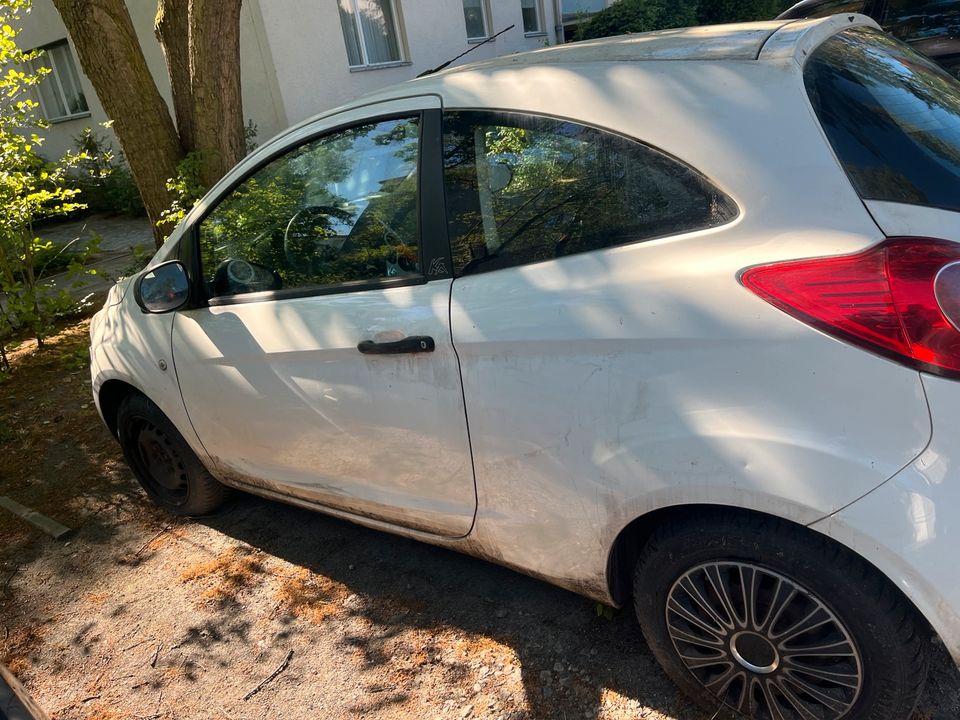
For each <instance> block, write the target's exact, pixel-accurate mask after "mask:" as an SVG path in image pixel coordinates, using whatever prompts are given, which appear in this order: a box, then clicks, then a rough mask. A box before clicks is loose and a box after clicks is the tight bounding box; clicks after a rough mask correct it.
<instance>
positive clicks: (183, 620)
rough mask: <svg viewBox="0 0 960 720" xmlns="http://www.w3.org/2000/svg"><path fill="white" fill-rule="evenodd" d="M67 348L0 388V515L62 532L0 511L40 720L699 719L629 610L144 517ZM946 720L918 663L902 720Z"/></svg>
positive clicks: (406, 553) (941, 661)
mask: <svg viewBox="0 0 960 720" xmlns="http://www.w3.org/2000/svg"><path fill="white" fill-rule="evenodd" d="M86 333H87V324H86V323H85V322H84V323H80V324H79V325H75V326H71V327H68V328H66V329H65V330H64V331H63V332H62V333H60V335H58V336H57V337H56V338H54V339H53V340H52V341H51V342H50V344H49V347H47V348H45V349H44V350H43V351H41V352H37V351H36V350H35V348H34V346H33V345H32V344H30V343H24V344H23V345H22V346H21V347H19V348H18V349H17V350H15V351H14V353H13V357H12V361H13V365H14V371H13V373H12V376H8V375H0V495H7V496H9V497H11V498H13V499H14V500H17V501H18V502H20V503H22V504H24V505H27V506H29V507H32V508H35V509H37V510H39V511H40V512H42V513H44V514H47V515H49V516H50V517H53V518H55V519H57V520H59V521H60V522H62V523H64V524H66V525H68V526H70V527H72V528H75V532H74V533H73V534H71V535H70V536H68V537H66V538H64V539H63V540H61V541H54V540H52V539H50V538H48V537H46V536H44V535H42V534H41V533H39V532H38V531H36V530H35V529H33V528H32V527H31V526H29V525H27V524H25V523H23V522H22V521H20V520H19V519H18V518H16V517H14V516H13V515H11V514H10V513H7V512H6V511H4V510H2V509H0V624H2V628H0V661H2V662H4V663H6V664H7V665H8V666H9V667H10V668H11V669H12V670H13V671H14V672H15V673H16V674H17V675H18V676H19V677H20V678H21V679H22V680H23V681H24V683H25V685H26V686H27V688H28V689H29V690H30V691H31V692H32V693H33V694H34V695H35V697H36V699H37V700H38V701H39V703H40V704H41V705H42V706H43V707H45V708H46V709H47V711H48V712H49V713H50V714H51V716H52V717H53V718H55V719H57V720H68V719H70V720H73V719H77V720H120V719H128V718H129V719H137V720H147V719H151V720H153V719H160V718H226V719H231V718H238V719H239V718H251V719H252V718H317V717H319V718H325V719H326V718H330V719H340V718H344V719H345V718H355V717H365V718H384V719H386V718H409V717H417V718H454V719H459V718H471V717H476V718H505V719H506V718H511V719H514V720H519V719H520V718H524V719H533V718H537V719H539V718H559V719H563V720H573V719H574V718H603V719H611V720H612V719H614V718H651V719H659V720H668V719H671V718H673V719H677V720H680V719H682V720H686V719H687V718H691V719H700V720H706V716H704V715H701V714H699V713H698V712H697V711H695V710H694V709H693V708H692V707H691V706H690V704H689V703H687V701H686V700H685V699H684V698H683V697H682V696H681V695H680V694H679V693H678V692H677V691H676V690H675V689H674V687H673V686H672V685H671V684H670V682H669V681H668V680H667V679H666V677H665V676H664V675H663V674H662V672H661V671H660V669H659V668H658V667H657V665H656V663H655V661H654V660H653V658H652V657H651V655H650V653H649V651H648V650H647V649H646V647H645V645H644V643H643V639H642V637H641V635H640V632H639V630H638V628H637V627H636V624H635V622H634V620H633V618H632V617H631V613H630V612H629V611H628V610H625V611H622V612H619V613H615V614H614V615H613V617H612V619H610V618H608V617H605V616H600V615H598V614H597V612H596V608H595V606H594V604H593V603H592V602H590V601H588V600H585V599H583V598H580V597H578V596H576V595H573V594H571V593H568V592H566V591H563V590H559V589H556V588H553V587H550V586H548V585H545V584H543V583H540V582H537V581H535V580H532V579H529V578H526V577H523V576H521V575H518V574H516V573H513V572H511V571H509V570H505V569H502V568H498V567H495V566H493V565H490V564H487V563H484V562H481V561H478V560H474V559H471V558H468V557H465V556H461V555H458V554H456V553H453V552H450V551H446V550H441V549H438V548H433V547H429V546H426V545H421V544H418V543H415V542H411V541H407V540H403V539H399V538H396V537H393V536H390V535H386V534H383V533H379V532H375V531H372V530H367V529H364V528H360V527H357V526H354V525H351V524H349V523H346V522H342V521H339V520H335V519H332V518H329V517H326V516H323V515H320V514H317V513H310V512H308V511H305V510H301V509H297V508H292V507H288V506H285V505H281V504H277V503H273V502H269V501H266V500H261V499H257V498H253V497H250V496H244V495H237V496H236V498H235V499H234V500H233V501H232V502H231V503H230V504H229V506H228V507H227V508H226V509H225V510H224V511H223V512H221V513H219V514H217V515H215V516H213V517H210V518H206V519H202V520H198V521H190V522H182V521H175V520H173V519H172V518H171V517H169V516H166V515H164V514H163V513H161V512H159V511H156V510H155V509H153V508H152V506H151V505H150V504H149V503H148V502H147V501H146V498H145V496H144V495H143V493H142V492H141V491H140V490H139V488H138V486H137V485H136V483H135V481H134V480H133V478H132V476H131V474H130V473H129V471H128V470H127V469H126V466H125V465H124V463H123V460H122V458H121V456H120V452H119V449H118V448H117V446H116V443H115V442H114V441H113V439H112V438H110V437H109V435H108V433H107V431H106V430H105V429H104V428H103V427H102V425H101V423H100V421H99V418H98V417H97V416H96V411H95V409H94V406H93V404H92V401H91V399H90V386H89V378H88V370H87V362H86V345H87V336H86ZM274 673H276V674H275V675H274ZM271 676H273V677H272V679H271ZM265 681H266V682H265ZM958 716H960V677H958V673H957V671H956V669H955V668H953V667H952V665H951V664H950V662H949V660H948V659H947V658H946V655H945V653H944V652H943V651H942V650H940V649H936V651H935V658H934V663H933V668H932V672H931V677H930V681H929V683H928V686H927V690H926V693H925V695H924V697H923V700H922V702H921V705H920V708H919V710H918V712H917V715H916V718H917V720H920V719H923V720H946V719H947V718H950V719H951V720H952V719H954V718H957V717H958Z"/></svg>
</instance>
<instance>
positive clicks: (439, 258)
mask: <svg viewBox="0 0 960 720" xmlns="http://www.w3.org/2000/svg"><path fill="white" fill-rule="evenodd" d="M421 122H422V126H421V130H420V195H419V203H420V206H419V210H420V247H421V250H420V257H421V258H422V262H423V265H422V268H423V271H424V274H425V275H426V276H427V279H428V280H443V279H445V278H450V277H453V258H452V255H451V252H450V240H449V238H448V237H447V203H446V200H445V198H444V185H443V111H442V110H439V109H433V110H425V111H424V112H423V116H422V120H421Z"/></svg>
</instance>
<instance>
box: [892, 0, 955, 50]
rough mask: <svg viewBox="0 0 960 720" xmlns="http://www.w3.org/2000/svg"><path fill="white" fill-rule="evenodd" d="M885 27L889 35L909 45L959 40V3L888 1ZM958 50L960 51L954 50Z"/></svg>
mask: <svg viewBox="0 0 960 720" xmlns="http://www.w3.org/2000/svg"><path fill="white" fill-rule="evenodd" d="M882 24H883V27H884V29H885V30H886V31H887V32H889V33H890V34H891V35H893V36H894V37H896V38H899V39H900V40H904V41H906V42H918V41H923V40H927V39H934V38H942V39H944V40H946V39H947V38H956V37H960V1H958V0H926V2H917V0H889V2H888V3H887V9H886V12H885V13H884V16H883V23H882ZM958 51H960V48H953V49H952V50H951V52H952V53H956V52H958Z"/></svg>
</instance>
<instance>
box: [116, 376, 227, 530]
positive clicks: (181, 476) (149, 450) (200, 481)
mask: <svg viewBox="0 0 960 720" xmlns="http://www.w3.org/2000/svg"><path fill="white" fill-rule="evenodd" d="M117 434H118V437H119V439H120V447H121V448H122V449H123V455H124V457H125V458H126V459H127V463H128V464H129V465H130V468H131V469H132V470H133V474H134V475H136V477H137V480H139V481H140V484H141V485H142V486H143V489H144V490H146V492H147V495H149V496H150V499H151V500H153V501H154V502H155V503H156V504H157V505H159V506H160V507H162V508H164V509H165V510H168V511H169V512H172V513H174V514H177V515H205V514H207V513H210V512H212V511H213V510H215V509H216V508H217V507H219V506H220V505H221V504H222V503H223V501H224V500H225V499H226V498H227V495H228V492H229V491H228V490H227V488H226V487H225V486H224V485H222V484H220V483H219V482H217V481H216V480H215V479H214V478H213V476H212V475H210V473H209V472H208V471H207V469H206V468H205V467H204V466H203V464H202V463H201V462H200V460H199V458H197V456H196V455H195V454H194V452H193V451H192V450H191V449H190V446H189V445H187V442H186V440H184V439H183V436H182V435H180V433H179V432H178V431H177V429H176V428H175V427H174V426H173V423H171V422H170V421H169V420H168V419H167V417H166V415H164V414H163V413H162V412H161V410H160V408H158V407H157V406H156V405H155V404H154V403H153V402H151V401H150V400H149V399H148V398H147V397H145V396H143V395H141V394H139V393H133V394H131V395H128V396H127V397H125V398H124V399H123V401H121V403H120V407H119V409H118V411H117Z"/></svg>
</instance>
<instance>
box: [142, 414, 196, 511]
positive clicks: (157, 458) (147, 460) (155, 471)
mask: <svg viewBox="0 0 960 720" xmlns="http://www.w3.org/2000/svg"><path fill="white" fill-rule="evenodd" d="M133 450H134V453H133V454H134V455H135V461H136V466H137V470H138V471H139V472H138V475H139V476H140V477H141V478H142V479H143V481H144V483H145V484H146V485H147V486H148V487H149V489H150V490H151V491H152V492H153V493H155V494H157V495H159V496H161V497H163V498H165V499H167V500H168V501H170V502H173V503H175V504H178V505H179V504H181V503H183V502H184V501H185V500H186V498H187V493H188V491H189V482H188V478H187V471H186V468H185V467H184V466H183V461H182V460H181V459H180V455H179V453H177V450H176V448H175V447H174V445H173V442H172V441H171V440H170V438H169V437H167V435H166V433H164V432H163V430H161V429H160V428H158V427H157V426H156V425H154V424H153V423H151V422H149V421H146V420H145V421H142V422H140V423H137V426H136V428H135V429H134V432H133Z"/></svg>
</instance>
